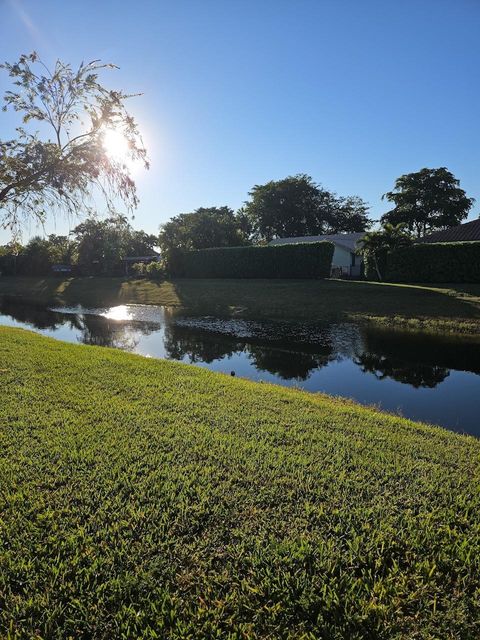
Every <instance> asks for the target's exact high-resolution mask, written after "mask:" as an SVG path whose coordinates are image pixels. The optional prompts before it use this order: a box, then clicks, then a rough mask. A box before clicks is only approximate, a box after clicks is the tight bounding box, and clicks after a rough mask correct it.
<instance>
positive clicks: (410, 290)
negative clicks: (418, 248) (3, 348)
mask: <svg viewBox="0 0 480 640" xmlns="http://www.w3.org/2000/svg"><path fill="white" fill-rule="evenodd" d="M1 294H10V295H21V296H24V297H26V298H29V299H31V300H36V301H40V302H48V303H50V302H55V303H59V304H67V305H68V304H70V305H76V304H83V305H86V306H110V305H117V304H126V303H140V304H160V305H169V306H177V307H178V306H183V307H186V308H188V309H190V310H192V311H194V312H196V313H201V314H207V315H211V314H214V313H216V314H219V315H224V316H235V317H241V318H249V319H254V320H262V319H263V320H287V321H297V322H325V321H327V322H331V321H334V322H342V321H348V320H355V321H360V322H375V323H377V324H383V325H387V326H389V327H391V326H398V327H402V328H412V329H421V330H425V331H432V332H441V333H445V332H452V333H465V334H479V333H480V285H458V286H456V285H444V286H442V285H439V286H419V285H399V284H388V283H381V284H379V283H374V282H351V281H341V280H323V281H312V280H219V279H216V280H188V279H183V280H172V281H165V282H159V283H157V282H151V281H147V280H125V279H122V278H69V279H66V280H60V279H58V278H5V277H4V278H0V295H1Z"/></svg>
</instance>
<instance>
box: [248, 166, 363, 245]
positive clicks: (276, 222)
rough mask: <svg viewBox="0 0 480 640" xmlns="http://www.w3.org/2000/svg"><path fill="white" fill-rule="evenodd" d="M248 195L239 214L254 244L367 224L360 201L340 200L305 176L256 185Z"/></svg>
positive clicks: (349, 229)
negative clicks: (247, 227)
mask: <svg viewBox="0 0 480 640" xmlns="http://www.w3.org/2000/svg"><path fill="white" fill-rule="evenodd" d="M249 196H250V200H249V201H248V202H246V203H245V205H244V207H243V209H242V213H243V214H244V215H245V216H246V218H247V220H248V222H249V225H250V229H251V233H252V237H253V239H255V240H257V241H258V240H260V241H266V242H269V241H270V240H272V239H273V238H284V237H295V236H309V235H318V234H324V233H338V232H341V231H353V230H355V231H363V230H365V229H366V228H367V227H368V226H369V224H370V221H369V219H368V217H367V212H368V206H367V205H366V203H364V202H363V201H362V200H361V199H360V198H358V197H350V198H340V197H338V196H337V195H336V194H335V193H332V192H330V191H327V190H326V189H323V188H322V187H321V186H320V185H318V184H316V183H315V182H314V181H313V180H312V178H311V177H310V176H308V175H305V174H299V175H296V176H289V177H287V178H284V179H283V180H278V181H270V182H267V183H266V184H263V185H255V186H254V187H253V188H252V190H251V191H250V192H249Z"/></svg>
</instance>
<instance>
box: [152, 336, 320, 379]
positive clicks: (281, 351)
mask: <svg viewBox="0 0 480 640" xmlns="http://www.w3.org/2000/svg"><path fill="white" fill-rule="evenodd" d="M164 346H165V350H166V352H167V354H168V357H169V358H172V359H175V360H184V359H187V360H188V362H191V363H195V362H206V363H211V362H213V361H214V360H221V359H222V358H228V357H231V356H233V355H234V354H235V353H242V352H243V353H245V356H246V357H248V358H249V359H250V360H251V362H252V364H253V365H254V366H255V367H256V368H257V369H258V370H259V371H268V372H269V373H272V374H273V375H276V376H280V377H281V378H283V379H285V380H290V379H298V380H306V379H307V378H308V376H309V375H310V373H311V372H312V371H313V370H315V369H318V368H320V367H322V366H325V365H326V364H327V363H328V362H329V360H330V359H331V357H332V356H331V354H332V348H331V347H329V346H326V345H322V347H321V348H318V349H317V350H316V351H314V352H313V353H308V352H306V351H304V350H299V349H300V348H299V347H295V346H292V345H290V346H283V345H282V346H280V345H276V344H275V343H271V344H267V345H265V344H257V343H256V342H252V341H248V342H247V341H246V340H238V339H235V338H232V337H228V336H225V335H222V334H218V333H209V332H208V331H205V330H203V331H201V330H198V329H196V330H195V329H194V330H192V328H186V327H179V326H177V325H175V324H169V325H167V326H166V327H165V339H164Z"/></svg>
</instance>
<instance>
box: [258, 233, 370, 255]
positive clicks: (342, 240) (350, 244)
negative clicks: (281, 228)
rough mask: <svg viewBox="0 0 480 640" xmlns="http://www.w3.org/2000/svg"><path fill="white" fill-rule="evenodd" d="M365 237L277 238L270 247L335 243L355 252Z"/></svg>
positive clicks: (334, 235)
mask: <svg viewBox="0 0 480 640" xmlns="http://www.w3.org/2000/svg"><path fill="white" fill-rule="evenodd" d="M364 235H365V232H364V231H361V232H360V233H331V234H327V235H324V236H298V237H294V238H276V239H275V240H271V241H270V242H269V244H270V245H279V244H297V243H299V242H333V244H337V245H339V246H340V247H343V248H344V249H347V251H351V252H354V251H355V249H356V244H357V242H358V241H359V240H360V239H361V238H363V236H364Z"/></svg>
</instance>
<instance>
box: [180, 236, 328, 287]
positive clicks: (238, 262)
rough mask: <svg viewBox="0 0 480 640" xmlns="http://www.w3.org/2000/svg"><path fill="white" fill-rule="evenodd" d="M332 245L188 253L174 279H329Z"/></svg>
mask: <svg viewBox="0 0 480 640" xmlns="http://www.w3.org/2000/svg"><path fill="white" fill-rule="evenodd" d="M333 250H334V246H333V244H332V243H331V242H311V243H298V244H285V245H279V246H266V247H228V248H220V249H199V250H196V251H186V252H184V253H183V254H182V255H181V258H179V256H178V255H177V256H176V259H175V262H176V264H175V265H174V267H173V268H171V271H173V275H176V276H177V277H186V278H328V277H329V275H330V268H331V264H332V257H333Z"/></svg>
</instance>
